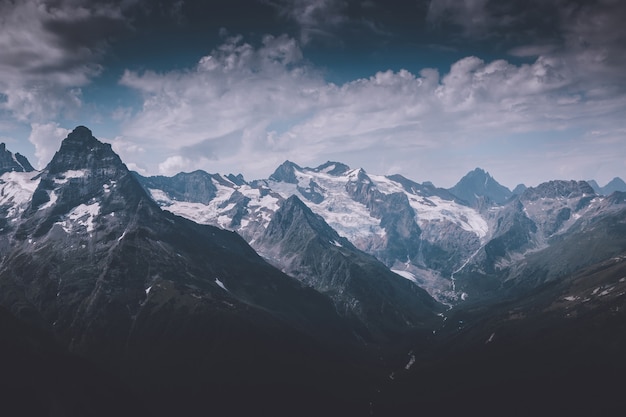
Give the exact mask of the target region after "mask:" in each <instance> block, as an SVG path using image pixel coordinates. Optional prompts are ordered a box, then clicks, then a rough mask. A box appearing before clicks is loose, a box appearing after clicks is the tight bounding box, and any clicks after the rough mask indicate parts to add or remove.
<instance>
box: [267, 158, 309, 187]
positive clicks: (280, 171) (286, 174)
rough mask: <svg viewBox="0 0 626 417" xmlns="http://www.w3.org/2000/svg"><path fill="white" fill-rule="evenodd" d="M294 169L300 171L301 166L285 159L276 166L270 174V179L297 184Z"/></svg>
mask: <svg viewBox="0 0 626 417" xmlns="http://www.w3.org/2000/svg"><path fill="white" fill-rule="evenodd" d="M296 170H298V171H301V170H302V168H300V167H299V166H298V165H296V164H294V163H293V162H291V161H285V162H283V163H282V164H281V165H280V166H279V167H278V168H276V171H274V173H273V174H272V175H270V179H271V180H274V181H277V182H288V183H290V184H297V183H298V179H297V178H296Z"/></svg>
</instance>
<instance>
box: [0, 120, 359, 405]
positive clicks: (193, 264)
mask: <svg viewBox="0 0 626 417" xmlns="http://www.w3.org/2000/svg"><path fill="white" fill-rule="evenodd" d="M16 223H18V225H17V226H16V227H15V231H14V233H12V234H10V235H9V237H8V238H9V239H10V240H11V245H10V248H11V249H10V250H9V251H8V252H7V253H6V254H5V256H4V258H3V261H2V264H1V266H0V303H1V304H2V305H3V306H5V307H6V308H7V309H9V310H10V311H11V312H12V313H13V314H15V315H16V316H17V317H19V318H21V319H24V320H26V321H28V322H29V323H31V324H33V325H35V326H37V327H39V328H42V329H46V330H47V331H52V332H53V333H54V334H55V336H56V337H57V338H58V339H59V340H60V341H61V342H62V343H63V344H64V345H65V346H67V347H68V348H69V349H70V351H71V352H74V353H78V354H80V355H83V356H85V357H87V358H90V359H91V360H93V361H95V362H96V363H98V364H100V365H102V366H107V367H108V368H109V369H111V370H112V371H114V372H116V373H117V374H119V375H121V377H122V378H123V379H124V380H125V381H128V383H129V384H130V385H131V386H132V387H133V389H134V390H136V391H137V392H139V393H140V396H143V397H154V398H158V399H159V400H158V401H157V402H156V404H158V405H159V407H157V408H160V410H159V411H160V412H162V413H163V414H164V415H168V414H169V415H171V413H174V412H175V409H179V411H180V409H183V410H184V409H185V408H186V407H188V408H189V411H191V410H194V409H195V408H196V407H198V406H199V404H200V403H201V402H202V401H205V399H206V397H207V395H209V396H210V397H211V398H212V404H213V406H214V409H215V410H218V411H219V410H222V411H224V410H226V409H231V411H232V410H234V411H232V412H234V413H236V412H238V411H240V412H247V411H250V410H247V407H252V404H243V403H242V404H237V402H236V401H235V402H233V400H234V398H235V397H236V396H238V395H239V394H240V393H239V392H238V390H239V389H240V386H241V385H240V383H241V378H242V377H245V378H246V381H247V382H246V384H247V386H249V387H251V388H250V392H249V393H248V394H249V395H251V396H252V398H255V399H256V401H257V403H256V404H257V405H261V406H262V407H266V408H267V409H268V410H271V412H274V413H279V414H283V413H285V414H293V413H294V412H296V409H299V408H301V407H302V404H308V406H307V410H304V412H305V414H306V413H308V412H311V413H313V412H316V411H319V407H323V408H326V407H329V406H330V404H332V405H333V406H337V407H339V408H340V409H341V408H342V407H347V408H349V407H356V408H358V407H360V406H361V405H360V404H363V406H364V407H365V406H366V403H365V402H364V400H362V401H361V400H357V399H355V398H354V397H356V396H359V395H362V393H363V392H365V388H364V387H363V384H364V383H365V380H363V379H362V377H360V378H356V376H355V375H356V371H355V370H353V368H352V366H353V363H354V360H355V359H356V357H357V356H358V355H357V356H353V359H349V358H348V357H347V356H345V355H347V352H350V354H351V355H353V354H354V353H355V352H357V351H358V350H355V349H356V342H355V341H354V340H353V339H352V337H351V334H350V331H349V327H347V326H346V324H345V323H344V322H343V320H341V319H340V318H339V317H338V316H337V314H336V312H335V310H334V307H333V305H332V303H331V302H330V300H329V299H328V298H327V297H325V296H322V295H320V294H319V293H317V292H316V291H314V290H312V289H308V288H305V287H303V286H302V285H301V284H300V283H298V282H297V281H295V280H293V279H292V278H290V277H288V276H286V275H284V274H282V273H281V272H279V271H278V270H276V269H275V268H273V267H271V266H270V265H269V264H267V263H266V262H265V261H263V260H262V259H261V258H260V257H259V256H258V255H257V254H256V253H255V252H254V250H253V249H252V248H250V247H249V246H248V245H247V244H246V243H245V241H244V240H243V239H241V238H240V237H239V236H238V235H236V234H235V233H232V232H227V231H224V230H221V229H218V228H215V227H212V226H203V225H198V224H196V223H193V222H191V221H189V220H186V219H183V218H180V217H177V216H175V215H173V214H171V213H168V212H164V211H162V210H161V209H160V208H159V207H158V206H157V205H156V204H155V203H154V202H153V200H152V199H151V198H150V197H148V195H147V194H146V193H145V192H144V190H143V188H142V187H141V186H140V184H139V183H138V182H137V181H136V179H135V177H134V176H133V175H132V174H131V173H130V172H129V171H128V170H127V169H126V167H125V165H124V164H123V163H122V162H121V160H120V159H119V157H118V156H117V155H116V154H115V153H114V152H113V151H112V150H111V147H110V145H107V144H103V143H101V142H99V141H98V140H97V139H95V138H94V137H93V136H92V134H91V132H90V131H89V130H88V129H86V128H84V127H78V128H76V129H75V130H74V131H73V132H72V133H70V135H69V136H68V137H67V138H66V139H65V140H64V141H63V143H62V145H61V148H60V149H59V151H58V152H57V153H56V154H55V156H54V157H53V159H52V161H51V162H50V163H49V164H48V166H47V167H46V169H44V170H43V171H42V173H41V175H40V178H39V183H38V185H37V187H36V189H35V190H34V192H33V195H32V199H31V200H30V202H29V203H28V205H27V207H26V208H25V210H24V212H23V213H22V215H21V218H20V219H19V220H18V221H16ZM277 337H279V340H280V342H278V341H277V339H276V338H277ZM249 346H254V347H255V349H253V350H251V349H250V348H249ZM303 357H307V358H308V361H305V360H303ZM331 374H332V375H335V376H336V377H335V379H332V381H330V379H331V378H330V375H331ZM171 381H176V383H175V384H174V385H172V383H171ZM287 381H289V382H287ZM322 381H326V383H325V385H324V384H321V382H322ZM348 381H350V382H349V383H348ZM346 385H349V386H350V387H351V388H349V389H346V388H345V387H346ZM213 390H214V391H213ZM339 391H342V392H343V393H344V394H345V397H344V398H342V399H337V398H338V396H337V392H339ZM276 392H282V393H283V394H286V395H287V397H288V398H289V399H288V400H286V401H279V400H278V398H277V396H276V394H275V393H276ZM314 398H315V401H316V402H317V403H314V402H313V400H314ZM316 404H317V405H316ZM294 407H295V408H294ZM299 411H300V410H299Z"/></svg>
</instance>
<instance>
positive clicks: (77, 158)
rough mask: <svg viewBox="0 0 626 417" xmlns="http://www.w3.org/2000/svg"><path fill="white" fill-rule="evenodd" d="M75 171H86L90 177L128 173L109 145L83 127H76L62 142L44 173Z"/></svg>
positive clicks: (53, 173)
mask: <svg viewBox="0 0 626 417" xmlns="http://www.w3.org/2000/svg"><path fill="white" fill-rule="evenodd" d="M76 170H88V171H90V172H91V173H92V175H106V176H112V175H113V174H114V173H115V172H117V171H125V172H127V171H128V170H127V168H126V166H125V165H124V164H123V162H122V160H121V159H120V157H119V156H118V155H117V154H116V153H115V152H113V150H112V149H111V145H110V144H108V143H102V142H100V141H99V140H98V139H96V138H95V137H94V136H93V134H92V133H91V130H89V129H87V128H86V127H84V126H78V127H77V128H76V129H74V130H73V131H72V132H71V133H70V134H69V135H68V136H67V138H65V139H64V140H63V142H62V143H61V147H60V148H59V150H58V151H57V152H56V153H55V154H54V157H53V158H52V160H51V161H50V163H49V164H48V166H46V168H45V170H44V173H45V174H46V175H47V176H54V175H57V174H63V173H65V172H67V171H76Z"/></svg>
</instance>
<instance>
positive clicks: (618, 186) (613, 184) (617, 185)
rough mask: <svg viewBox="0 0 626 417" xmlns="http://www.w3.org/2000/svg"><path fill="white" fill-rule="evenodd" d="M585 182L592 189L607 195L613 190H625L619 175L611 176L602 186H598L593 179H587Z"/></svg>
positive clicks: (625, 187)
mask: <svg viewBox="0 0 626 417" xmlns="http://www.w3.org/2000/svg"><path fill="white" fill-rule="evenodd" d="M587 183H589V185H590V186H591V187H592V188H593V190H594V191H595V192H596V193H598V194H600V195H607V196H608V195H611V194H613V193H614V192H615V191H620V192H626V183H625V182H624V180H622V179H621V178H619V177H615V178H613V179H612V180H611V181H609V182H608V183H607V184H606V185H605V186H604V187H600V185H599V184H598V183H597V182H596V181H595V180H589V181H587Z"/></svg>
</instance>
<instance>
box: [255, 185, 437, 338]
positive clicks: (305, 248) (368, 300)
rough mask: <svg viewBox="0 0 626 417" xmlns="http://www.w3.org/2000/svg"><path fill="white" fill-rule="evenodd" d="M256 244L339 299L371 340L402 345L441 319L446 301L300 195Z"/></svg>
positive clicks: (341, 309)
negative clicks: (364, 248) (362, 246)
mask: <svg viewBox="0 0 626 417" xmlns="http://www.w3.org/2000/svg"><path fill="white" fill-rule="evenodd" d="M255 247H256V248H257V249H258V250H259V251H260V252H261V253H262V254H264V255H265V256H266V257H267V258H268V259H271V260H273V261H274V262H276V265H277V266H279V267H281V268H282V269H283V270H284V271H285V272H286V273H287V274H289V275H291V276H293V277H295V278H297V279H299V280H301V281H303V282H305V283H306V284H307V285H310V286H311V287H313V288H314V289H316V290H317V291H320V292H321V293H323V294H326V295H328V296H329V297H330V298H332V299H333V301H334V303H335V305H336V307H337V310H338V311H339V312H340V314H342V315H344V316H345V317H347V318H349V319H351V320H352V321H353V322H354V323H355V327H356V328H357V329H360V330H359V332H360V334H361V336H362V337H363V338H365V339H368V340H370V341H372V340H373V341H377V342H379V343H380V342H381V341H383V342H389V341H390V340H394V343H395V344H396V346H398V345H400V344H401V343H400V338H401V335H410V334H411V333H414V332H417V331H420V330H423V329H424V328H427V327H429V326H430V325H432V323H434V322H436V321H438V320H437V317H436V316H435V314H436V313H439V312H441V311H443V306H441V305H439V304H438V303H437V302H435V300H433V299H432V298H431V297H430V296H429V295H428V294H427V293H426V292H425V291H424V290H422V289H421V288H419V287H418V286H417V285H416V284H415V283H412V282H410V281H409V280H407V279H405V278H402V277H400V276H399V275H396V274H395V273H393V272H391V271H390V270H389V269H388V268H386V267H385V266H384V265H383V264H382V263H380V262H379V261H378V260H377V259H375V258H373V257H372V256H370V255H367V254H365V253H363V252H361V251H360V250H358V249H357V248H356V247H354V245H352V244H351V243H350V242H349V241H348V240H347V239H346V238H343V237H340V236H339V235H338V234H337V232H336V231H335V230H333V229H332V228H331V227H330V226H328V224H326V222H325V221H324V219H323V218H322V217H321V216H319V215H316V214H314V213H313V212H312V211H311V210H310V209H309V208H308V207H307V206H306V205H305V204H304V203H303V202H302V201H300V199H298V197H296V196H291V197H289V198H288V199H287V200H285V201H284V202H283V203H282V205H281V207H280V209H279V210H277V211H276V213H275V214H274V216H273V218H272V220H271V221H270V223H269V225H268V226H267V229H266V231H265V234H264V235H263V236H262V237H261V238H260V239H259V240H258V241H257V242H255Z"/></svg>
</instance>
